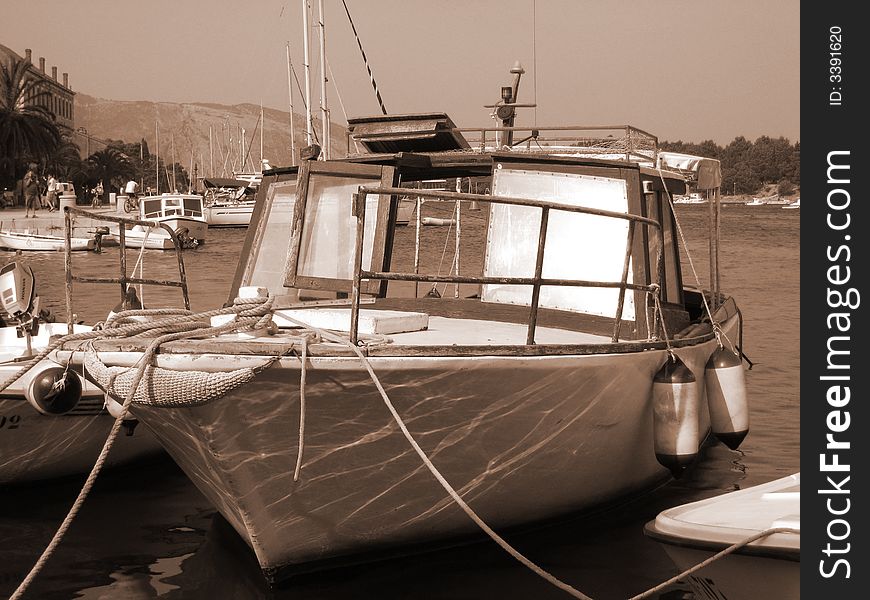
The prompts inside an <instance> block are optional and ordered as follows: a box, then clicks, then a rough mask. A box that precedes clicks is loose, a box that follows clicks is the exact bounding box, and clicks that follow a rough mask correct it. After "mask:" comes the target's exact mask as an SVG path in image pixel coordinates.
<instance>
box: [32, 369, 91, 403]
mask: <svg viewBox="0 0 870 600" xmlns="http://www.w3.org/2000/svg"><path fill="white" fill-rule="evenodd" d="M32 370H33V371H36V374H34V375H33V376H32V377H31V378H30V383H28V384H27V387H26V388H25V390H24V397H25V398H26V399H27V402H28V403H30V405H31V406H33V408H35V409H36V410H37V411H39V413H40V414H43V415H63V414H66V413H68V412H69V411H71V410H72V409H74V408H75V407H76V405H77V404H78V403H79V400H80V399H81V397H82V380H81V379H79V376H78V375H76V374H75V373H73V372H72V371H70V370H68V369H65V368H63V367H61V366H60V365H56V364H53V363H40V364H38V365H36V366H35V367H34V368H33V369H32Z"/></svg>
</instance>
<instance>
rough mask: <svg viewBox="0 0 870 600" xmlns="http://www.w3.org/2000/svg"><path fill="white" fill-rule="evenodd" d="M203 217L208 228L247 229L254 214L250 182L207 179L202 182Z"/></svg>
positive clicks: (252, 192)
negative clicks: (203, 191) (203, 189)
mask: <svg viewBox="0 0 870 600" xmlns="http://www.w3.org/2000/svg"><path fill="white" fill-rule="evenodd" d="M202 183H203V187H204V188H205V193H204V195H203V202H204V207H203V215H204V216H205V220H206V222H207V223H208V226H209V227H247V226H248V225H249V224H250V222H251V215H252V214H253V212H254V205H255V202H254V199H253V194H254V189H253V188H252V187H250V186H251V185H254V184H252V183H251V182H250V181H243V180H241V179H227V178H216V177H207V178H204V179H203V180H202Z"/></svg>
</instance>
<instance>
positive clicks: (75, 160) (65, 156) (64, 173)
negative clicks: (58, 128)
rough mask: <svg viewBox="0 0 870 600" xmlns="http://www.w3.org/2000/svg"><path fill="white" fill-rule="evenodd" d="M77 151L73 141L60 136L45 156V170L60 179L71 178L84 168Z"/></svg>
mask: <svg viewBox="0 0 870 600" xmlns="http://www.w3.org/2000/svg"><path fill="white" fill-rule="evenodd" d="M79 152H80V151H79V147H78V146H77V145H76V144H75V143H73V142H72V141H71V140H69V139H68V138H66V137H62V138H61V140H60V143H59V144H58V145H57V146H56V147H55V149H54V150H53V151H52V152H51V153H50V154H48V155H47V156H46V157H45V172H46V173H54V174H55V175H56V176H57V177H58V179H59V180H60V181H70V180H73V179H74V178H76V177H77V176H78V175H80V174H81V173H83V171H84V169H85V164H84V163H83V162H82V159H81V158H79Z"/></svg>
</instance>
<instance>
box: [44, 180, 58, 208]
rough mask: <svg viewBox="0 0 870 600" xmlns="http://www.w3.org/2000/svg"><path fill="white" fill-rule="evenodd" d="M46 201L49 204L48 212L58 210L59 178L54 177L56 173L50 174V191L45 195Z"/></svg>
mask: <svg viewBox="0 0 870 600" xmlns="http://www.w3.org/2000/svg"><path fill="white" fill-rule="evenodd" d="M45 201H46V204H47V205H48V212H54V211H55V210H57V205H58V200H57V179H55V178H54V173H49V174H48V191H47V192H46V195H45Z"/></svg>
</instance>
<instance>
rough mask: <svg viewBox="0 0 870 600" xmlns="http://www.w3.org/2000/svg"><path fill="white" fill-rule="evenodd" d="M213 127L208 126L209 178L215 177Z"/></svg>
mask: <svg viewBox="0 0 870 600" xmlns="http://www.w3.org/2000/svg"><path fill="white" fill-rule="evenodd" d="M211 130H212V126H211V125H209V126H208V161H209V176H210V177H214V144H213V143H212V136H211Z"/></svg>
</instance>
